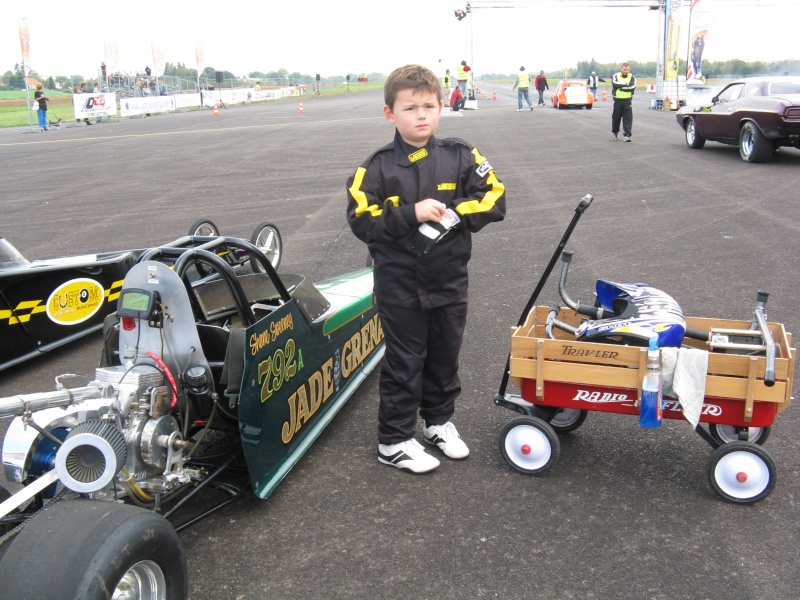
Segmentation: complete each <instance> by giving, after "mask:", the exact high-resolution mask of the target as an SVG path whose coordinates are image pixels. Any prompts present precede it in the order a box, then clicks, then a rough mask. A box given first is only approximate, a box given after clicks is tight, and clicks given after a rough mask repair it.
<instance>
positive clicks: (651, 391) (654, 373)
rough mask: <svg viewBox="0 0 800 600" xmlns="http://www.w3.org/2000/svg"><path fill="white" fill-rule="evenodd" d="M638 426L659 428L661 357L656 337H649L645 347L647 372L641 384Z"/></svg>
mask: <svg viewBox="0 0 800 600" xmlns="http://www.w3.org/2000/svg"><path fill="white" fill-rule="evenodd" d="M639 425H641V426H642V427H660V426H661V355H660V354H659V352H658V337H655V336H654V337H651V338H650V342H649V344H648V347H647V372H646V373H645V376H644V381H643V382H642V400H641V402H640V403H639Z"/></svg>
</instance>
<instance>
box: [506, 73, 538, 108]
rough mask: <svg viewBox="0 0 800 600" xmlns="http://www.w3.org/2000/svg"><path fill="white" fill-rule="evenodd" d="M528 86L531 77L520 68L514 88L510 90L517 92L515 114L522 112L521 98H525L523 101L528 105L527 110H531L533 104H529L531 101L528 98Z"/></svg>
mask: <svg viewBox="0 0 800 600" xmlns="http://www.w3.org/2000/svg"><path fill="white" fill-rule="evenodd" d="M530 85H531V76H530V75H528V74H527V73H526V72H525V67H520V68H519V75H517V80H516V81H515V82H514V87H512V88H511V89H512V90H514V89H516V90H517V112H519V111H521V110H522V98H525V101H526V102H527V103H528V110H533V103H531V99H530V97H529V96H528V88H529V87H530Z"/></svg>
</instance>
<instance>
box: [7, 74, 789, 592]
mask: <svg viewBox="0 0 800 600" xmlns="http://www.w3.org/2000/svg"><path fill="white" fill-rule="evenodd" d="M487 92H488V94H487V95H488V98H487V99H481V100H480V101H479V109H478V110H477V111H465V112H464V113H463V115H462V116H460V117H455V116H451V115H445V116H443V117H442V119H441V121H440V125H439V131H438V134H439V135H440V136H443V137H446V136H459V137H463V138H465V139H468V140H470V141H471V142H472V143H474V144H475V145H476V146H477V147H478V149H479V150H480V151H481V153H482V154H483V155H484V156H486V157H487V158H488V159H489V161H490V162H491V164H492V165H493V167H494V168H495V171H496V174H497V176H498V177H499V178H500V179H501V180H502V181H503V182H504V183H505V184H506V187H507V189H508V215H507V218H506V220H505V221H504V222H502V223H499V224H493V225H491V226H489V227H487V228H486V229H485V230H483V231H482V232H481V233H480V234H478V235H476V236H475V238H474V257H473V259H472V261H471V263H470V273H471V289H470V315H469V321H468V326H467V332H466V337H465V341H464V347H463V352H462V361H461V375H462V382H463V394H462V396H461V398H460V399H459V401H458V404H457V412H456V415H455V418H454V421H455V423H456V424H457V426H458V428H459V431H460V432H461V434H462V436H463V438H464V439H465V441H466V442H467V443H468V444H469V446H470V448H471V455H470V457H469V458H468V459H467V460H465V461H461V462H453V461H447V460H444V462H443V464H442V466H441V467H440V468H439V469H438V470H437V471H435V472H434V473H431V474H428V475H425V476H412V475H409V474H406V473H404V472H401V471H399V470H396V469H393V468H390V467H387V466H385V465H381V464H379V463H378V461H377V458H376V451H377V448H376V444H377V442H376V416H377V382H378V376H377V372H375V373H373V374H372V375H371V376H370V377H369V378H368V379H367V381H366V382H365V383H364V384H363V386H362V387H361V389H360V390H359V391H358V392H357V393H356V394H355V395H354V397H353V398H351V400H350V401H349V402H348V404H347V405H346V406H345V407H344V408H343V409H342V411H341V412H340V413H339V415H338V416H337V417H336V418H335V419H334V420H333V422H332V423H331V424H330V426H329V427H328V428H327V429H326V431H325V432H324V433H323V435H322V436H321V437H320V438H319V439H318V440H317V442H316V443H315V444H314V445H313V446H312V448H311V449H310V450H309V452H308V453H307V454H306V456H305V457H304V458H303V459H302V460H301V461H300V463H299V464H298V465H297V466H296V467H295V468H294V469H293V470H292V471H291V472H290V473H289V475H288V476H287V477H286V479H285V480H284V481H283V483H282V484H281V485H280V486H279V487H278V489H277V490H276V491H275V492H274V493H273V494H272V496H271V497H270V498H268V499H267V500H259V499H257V498H255V497H253V496H252V495H251V496H249V497H246V498H245V499H243V500H240V501H238V502H237V503H235V504H234V505H232V506H230V507H228V508H226V509H225V510H223V511H221V512H219V513H217V514H216V515H214V516H212V517H210V518H208V519H206V520H204V521H202V522H200V523H198V524H196V525H194V526H192V527H191V528H189V529H187V530H185V531H184V532H182V533H181V534H180V537H181V540H182V543H183V545H184V548H185V551H186V554H187V558H188V563H189V570H190V579H191V583H190V590H191V593H190V597H191V599H192V600H203V599H257V598H258V599H260V598H303V599H317V598H318V599H332V598H375V599H384V598H385V599H395V598H431V599H434V598H435V599H441V598H459V599H460V598H465V599H466V598H470V599H471V598H559V599H561V598H563V599H577V598H581V599H600V598H624V599H627V598H630V599H644V598H647V599H677V598H686V599H698V598H733V597H735V598H740V599H763V598H770V599H781V598H796V597H797V594H798V592H797V590H798V587H799V586H800V568H799V567H798V562H797V559H796V555H795V552H796V548H797V546H798V545H800V519H798V518H797V515H798V502H800V479H798V469H799V466H798V465H799V463H798V459H797V457H798V455H800V441H798V440H800V416H798V415H799V414H800V413H799V412H798V411H799V410H800V409H798V407H794V406H793V407H790V408H789V409H788V410H787V411H785V412H783V413H782V414H780V415H779V416H778V418H777V420H776V422H775V426H774V427H773V430H772V433H771V435H770V439H769V441H768V442H767V443H766V445H765V448H766V449H767V450H768V451H769V453H770V454H771V456H772V458H773V459H774V461H775V463H776V465H777V485H776V487H775V490H774V491H773V493H772V494H771V495H770V496H769V497H768V498H766V499H765V500H763V501H762V502H760V503H757V504H755V505H753V506H738V505H733V504H729V503H726V502H724V501H722V500H721V499H720V498H719V497H718V496H716V495H715V494H714V493H713V492H712V491H711V490H710V488H709V486H708V484H707V475H706V469H707V463H708V458H709V456H710V454H711V447H710V446H709V445H708V444H707V443H706V442H704V441H703V440H702V439H701V438H700V437H699V436H698V435H697V434H695V433H694V432H693V431H692V430H691V427H690V426H689V425H688V424H687V423H685V422H681V421H665V423H664V425H663V426H662V427H661V428H659V429H656V430H645V429H642V428H640V427H639V426H638V422H637V420H636V419H635V418H632V417H626V416H620V415H610V414H603V413H599V412H591V413H589V416H588V419H587V420H586V423H585V424H584V425H583V426H582V427H581V428H580V429H578V430H577V431H575V432H573V433H571V434H568V435H565V436H562V437H561V456H560V459H559V460H558V462H557V463H556V464H555V466H554V467H553V468H552V469H551V470H550V471H549V472H548V473H547V474H546V475H544V476H542V477H529V476H525V475H522V474H519V473H517V472H515V471H513V470H512V469H511V468H510V467H509V466H508V465H507V464H506V463H505V462H504V460H503V458H502V457H501V454H500V452H499V449H498V436H499V433H500V430H501V428H502V427H503V425H504V424H506V423H507V422H508V421H510V420H511V419H512V418H513V417H515V416H516V415H515V414H514V413H512V412H510V411H508V410H506V409H503V408H499V407H496V406H495V405H494V404H493V402H492V399H493V397H494V395H495V393H496V392H497V390H498V386H499V383H500V379H501V375H502V370H503V366H504V364H505V361H506V356H507V353H508V350H509V329H510V327H512V326H513V325H515V324H516V322H517V320H518V319H519V317H520V312H521V311H522V309H523V308H524V306H525V304H526V302H527V300H528V298H529V296H530V294H531V292H532V291H533V289H534V287H535V285H536V283H537V282H538V280H539V278H540V276H541V274H542V271H543V269H544V268H545V266H546V265H547V263H548V261H549V259H550V257H551V255H552V254H553V252H554V250H555V248H556V245H557V244H558V242H559V240H560V239H561V237H562V235H563V233H564V230H565V229H566V227H567V225H568V223H569V221H570V219H571V218H572V215H573V213H574V209H575V207H576V206H577V205H578V202H579V201H580V199H581V198H582V197H583V196H584V195H585V194H587V193H589V194H592V195H593V196H594V202H593V204H592V205H591V207H590V208H589V209H588V210H587V211H586V213H585V214H584V215H583V217H582V219H581V221H580V222H579V224H578V226H577V227H576V229H575V231H574V233H573V235H572V238H571V240H570V243H569V245H568V248H569V249H571V250H572V251H574V258H573V262H572V267H571V270H570V277H569V289H570V291H571V294H572V297H573V298H575V299H579V300H583V301H584V302H588V301H591V300H592V293H593V290H594V283H595V281H596V280H597V279H599V278H606V279H611V280H616V281H626V282H646V283H649V284H651V285H653V286H655V287H657V288H660V289H662V290H664V291H666V292H667V293H669V294H670V295H672V296H673V297H674V298H675V299H676V300H678V302H679V303H680V304H681V306H682V307H683V310H684V312H685V313H686V314H687V315H691V316H700V317H719V318H735V319H750V318H751V317H752V312H753V308H754V305H755V299H756V291H757V290H759V289H761V290H766V291H768V292H769V293H770V299H769V302H768V304H767V312H768V316H769V320H771V321H777V322H781V323H784V324H785V326H786V328H787V330H789V331H792V332H796V331H800V317H799V316H798V314H797V313H795V312H794V310H795V309H796V308H797V307H798V306H800V285H799V284H798V281H799V280H800V279H799V278H798V276H799V275H800V258H798V257H800V251H799V250H800V236H798V233H800V232H799V231H798V230H799V229H800V225H798V223H800V206H799V205H798V201H797V200H798V195H797V181H798V172H800V171H799V169H800V151H797V150H793V149H792V150H781V151H780V153H779V154H778V155H777V156H776V157H775V159H774V160H773V161H772V162H770V163H768V164H763V165H750V164H746V163H744V162H743V161H742V160H741V159H740V158H739V154H738V150H737V149H736V148H735V147H730V146H723V145H719V144H714V143H708V144H707V145H706V148H705V149H703V150H690V149H689V148H687V147H686V144H685V142H684V139H683V133H682V131H681V129H680V128H679V127H678V125H677V124H676V121H675V113H670V112H663V111H658V110H652V109H650V108H649V105H650V100H651V98H652V96H649V95H647V94H639V97H637V99H636V102H635V108H634V128H633V142H632V143H629V144H628V143H623V142H622V141H619V142H615V141H613V140H612V139H611V133H610V122H611V104H612V103H611V102H602V101H600V102H598V104H597V105H596V107H595V108H594V109H593V110H556V109H554V108H551V107H549V106H548V107H545V108H537V107H536V106H534V110H533V111H527V110H526V111H523V112H517V111H516V94H515V93H512V92H511V90H510V88H509V87H507V86H506V87H503V86H501V87H498V88H496V92H497V100H492V99H491V98H492V92H493V89H491V88H490V89H488V90H487ZM302 100H303V105H304V112H303V113H300V112H299V110H298V109H299V106H298V101H297V100H296V99H288V100H284V101H280V102H276V103H270V104H262V105H253V106H235V107H229V108H227V109H222V110H220V114H219V116H214V115H213V114H212V112H211V111H210V110H202V111H195V112H182V113H174V114H169V115H158V116H153V117H149V118H137V119H127V120H122V121H112V122H109V123H101V124H97V125H94V126H92V127H78V126H76V125H75V124H73V123H69V124H65V126H64V127H62V128H61V129H60V130H51V131H48V132H45V133H39V132H36V133H31V132H30V131H28V130H27V128H23V129H11V130H5V131H0V164H1V165H2V168H1V169H0V203H2V210H0V235H3V236H6V237H7V238H8V239H9V240H11V241H12V242H13V243H14V245H15V246H16V247H17V248H18V249H19V250H20V251H21V252H22V253H23V254H24V255H25V256H26V257H28V258H30V259H34V258H47V257H55V256H66V255H76V254H83V253H93V252H100V251H109V250H121V249H126V248H141V247H147V246H153V245H158V244H159V243H164V242H168V241H171V240H173V239H175V238H177V237H179V236H181V235H183V234H185V233H186V231H187V230H188V228H189V226H190V224H191V223H192V222H194V221H195V220H196V219H198V218H201V217H204V218H210V219H212V220H213V221H215V222H216V223H217V225H218V226H219V227H220V229H221V231H222V232H223V233H224V234H226V235H234V236H241V237H249V236H250V233H251V231H252V229H253V228H254V227H255V225H256V224H257V223H259V222H261V221H265V220H269V221H272V222H273V223H275V224H276V225H277V226H278V227H279V228H280V231H281V233H282V236H283V243H284V258H283V262H282V264H281V269H280V270H281V271H282V272H294V273H302V274H305V275H307V276H309V277H310V278H311V279H312V280H318V279H323V278H325V277H328V276H331V275H334V274H338V273H344V272H347V271H350V270H354V269H356V268H359V267H361V266H362V265H363V264H364V260H365V257H366V250H365V247H364V246H363V245H362V244H361V243H360V242H359V241H358V240H356V238H355V237H354V236H353V235H352V233H351V232H350V230H349V228H348V226H347V224H346V222H345V219H344V212H345V202H346V196H345V181H346V179H347V178H348V176H349V175H350V174H351V172H352V171H353V170H354V169H355V167H356V166H358V165H359V164H361V162H362V161H363V160H364V159H365V158H366V157H367V156H368V155H369V154H370V153H371V152H372V151H373V150H375V149H377V148H378V147H379V146H381V145H383V144H384V143H386V142H388V141H390V140H391V138H392V135H393V133H394V130H393V127H392V126H391V125H389V124H388V123H387V122H386V121H385V119H384V118H383V116H382V112H381V109H382V104H383V102H382V97H381V95H380V92H377V91H376V92H360V93H352V94H342V95H339V96H335V97H331V96H326V97H314V98H312V97H304V98H303V99H302ZM556 275H557V273H556V274H554V275H553V276H552V277H551V278H550V281H549V282H548V285H546V286H545V289H544V291H543V293H542V295H541V297H540V299H539V303H540V304H550V303H552V302H557V301H558V295H557V286H556V283H557V279H556ZM100 346H101V340H100V338H99V336H98V335H94V336H91V337H89V338H87V339H85V340H82V341H80V342H76V343H74V344H72V345H70V346H68V347H66V348H63V349H61V350H58V351H55V352H53V353H52V354H50V355H48V356H45V357H43V358H40V359H36V360H34V361H29V362H28V363H26V364H24V365H21V366H18V367H15V368H13V369H10V370H8V371H5V372H2V373H0V397H5V396H8V395H12V394H18V393H30V392H35V391H47V390H51V389H53V377H54V376H55V375H58V374H61V373H65V372H70V373H92V371H93V368H94V366H95V364H96V362H97V359H98V357H99V348H100ZM4 430H5V424H4V423H0V431H4ZM420 435H421V433H420ZM64 550H65V554H66V553H68V552H69V549H68V548H65V549H64Z"/></svg>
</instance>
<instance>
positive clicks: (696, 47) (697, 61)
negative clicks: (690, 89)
mask: <svg viewBox="0 0 800 600" xmlns="http://www.w3.org/2000/svg"><path fill="white" fill-rule="evenodd" d="M712 6H713V0H692V7H691V9H690V11H691V12H690V13H689V60H688V61H686V83H687V85H689V82H690V81H691V80H692V79H699V80H702V79H703V50H705V47H706V43H707V41H708V28H709V24H710V21H711V19H712V16H711V14H712V13H711V11H712Z"/></svg>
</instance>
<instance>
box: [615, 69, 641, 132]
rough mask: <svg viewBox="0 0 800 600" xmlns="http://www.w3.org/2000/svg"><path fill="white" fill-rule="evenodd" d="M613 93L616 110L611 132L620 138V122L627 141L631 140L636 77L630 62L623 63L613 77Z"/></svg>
mask: <svg viewBox="0 0 800 600" xmlns="http://www.w3.org/2000/svg"><path fill="white" fill-rule="evenodd" d="M611 88H612V89H611V95H612V96H613V97H614V110H613V112H612V113H611V133H612V134H613V135H614V139H615V140H618V139H619V123H620V121H622V133H623V136H624V139H625V141H626V142H630V141H631V133H632V130H633V106H632V101H633V93H634V92H635V91H636V77H635V76H634V75H633V73H631V65H630V63H622V65H621V66H620V70H619V71H618V72H617V73H614V76H613V77H612V78H611Z"/></svg>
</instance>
